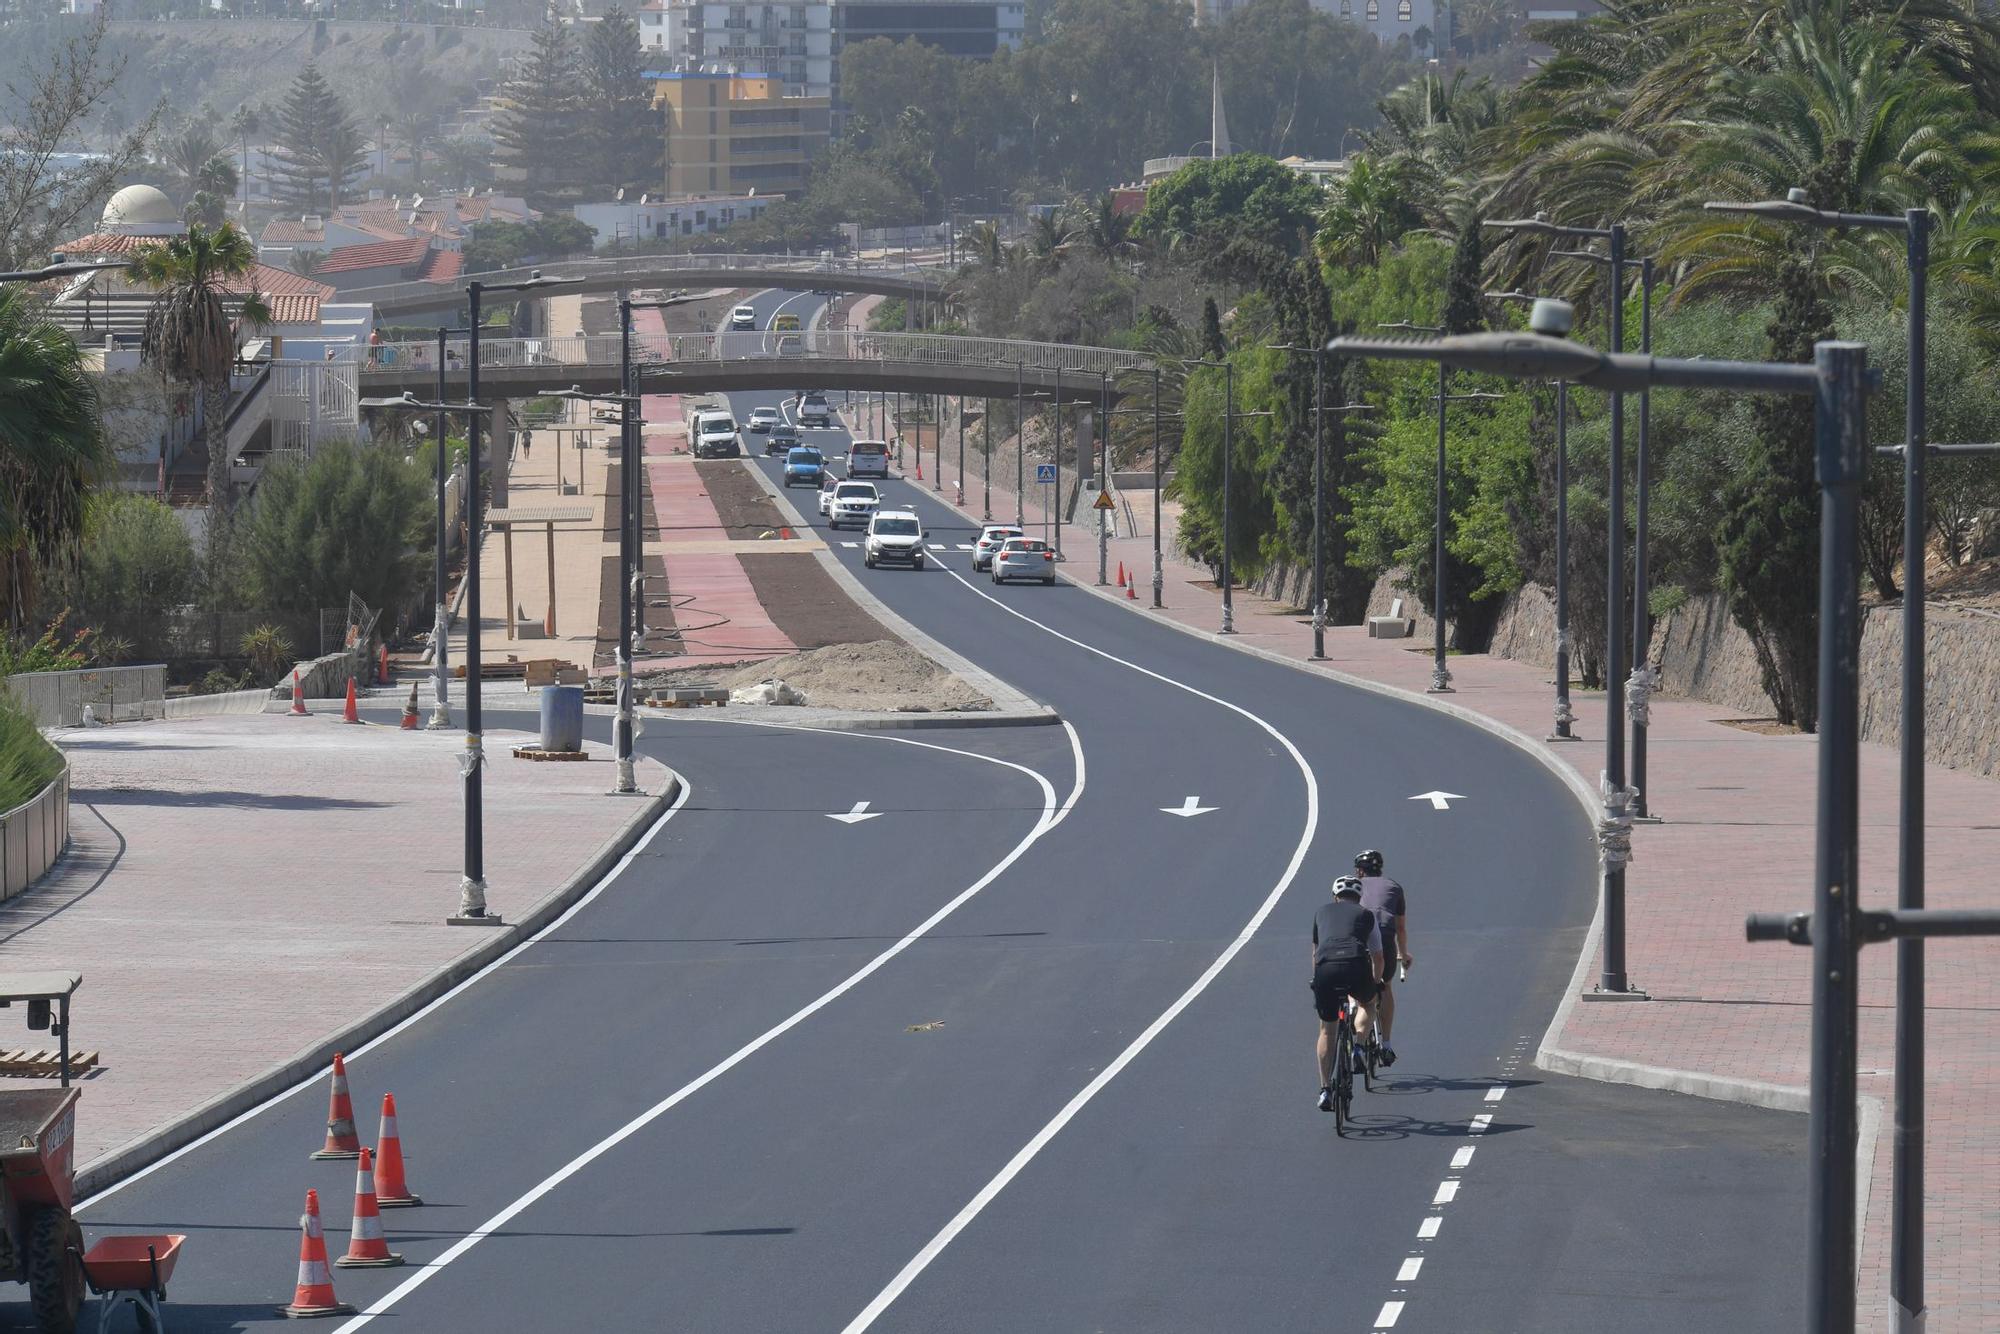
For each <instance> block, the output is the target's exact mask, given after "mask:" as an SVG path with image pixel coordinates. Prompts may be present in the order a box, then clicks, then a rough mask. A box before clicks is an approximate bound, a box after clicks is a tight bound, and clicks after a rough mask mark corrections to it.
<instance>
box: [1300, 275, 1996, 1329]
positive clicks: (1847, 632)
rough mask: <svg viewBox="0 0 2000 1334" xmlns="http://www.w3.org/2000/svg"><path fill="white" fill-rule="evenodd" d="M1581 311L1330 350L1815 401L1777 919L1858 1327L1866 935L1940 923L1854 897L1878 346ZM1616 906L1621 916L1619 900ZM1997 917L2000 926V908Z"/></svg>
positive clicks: (1608, 817)
mask: <svg viewBox="0 0 2000 1334" xmlns="http://www.w3.org/2000/svg"><path fill="white" fill-rule="evenodd" d="M1570 319H1571V313H1570V311H1569V309H1568V307H1567V306H1566V305H1564V304H1563V303H1560V302H1543V303H1541V304H1539V305H1538V306H1537V307H1536V310H1535V316H1534V319H1533V327H1534V328H1535V330H1536V331H1537V332H1534V333H1527V334H1501V333H1489V334H1467V335H1462V336H1459V337H1454V338H1443V339H1438V340H1436V341H1433V342H1395V341H1377V340H1370V339H1357V338H1338V339H1335V340H1334V341H1333V342H1332V343H1331V344H1330V345H1329V350H1331V351H1332V352H1334V353H1336V354H1339V355H1346V356H1364V357H1386V358H1394V359H1401V360H1424V361H1437V362H1440V363H1443V364H1448V365H1453V366H1457V367H1460V368H1463V369H1466V370H1475V371H1483V372H1486V373H1489V374H1496V375H1504V376H1508V377H1511V378H1515V379H1536V380H1568V381H1571V382H1573V383H1576V384H1581V385H1584V386H1586V387H1589V388H1594V389H1602V390H1605V391H1608V392H1611V393H1614V394H1615V393H1618V392H1621V391H1625V390H1638V389H1645V388H1649V387H1651V386H1655V385H1658V386H1664V387H1684V388H1719V389H1733V390H1736V391H1737V392H1747V393H1778V394H1810V395H1812V396H1813V397H1814V399H1815V404H1816V408H1817V411H1816V413H1815V440H1816V444H1817V457H1818V474H1819V484H1820V493H1821V502H1820V505H1821V508H1820V514H1821V518H1820V614H1819V634H1820V643H1819V673H1820V689H1819V698H1820V701H1821V715H1820V723H1821V734H1820V743H1819V813H1818V836H1817V855H1816V862H1815V867H1814V880H1815V912H1814V913H1813V915H1812V918H1811V920H1810V925H1809V926H1803V925H1801V924H1800V923H1799V922H1798V921H1797V920H1794V921H1793V922H1792V923H1787V922H1786V921H1784V920H1783V919H1780V920H1779V921H1778V922H1777V923H1776V930H1777V932H1778V934H1780V935H1783V934H1785V933H1786V931H1787V929H1788V928H1789V929H1790V930H1792V931H1793V932H1794V933H1795V934H1794V938H1797V936H1798V935H1803V934H1809V935H1810V937H1811V941H1812V948H1813V1073H1812V1106H1811V1116H1810V1123H1809V1129H1808V1136H1809V1139H1810V1141H1811V1143H1810V1146H1809V1148H1810V1155H1809V1156H1810V1160H1811V1162H1812V1163H1813V1169H1814V1170H1813V1174H1812V1179H1811V1182H1810V1185H1809V1189H1808V1197H1807V1198H1808V1208H1809V1212H1810V1238H1811V1241H1810V1245H1811V1250H1810V1254H1809V1255H1808V1289H1807V1328H1809V1329H1811V1330H1813V1331H1815V1332H1816V1334H1846V1331H1849V1330H1852V1329H1853V1327H1854V1265H1855V1254H1854V1240H1855V1238H1854V1231H1855V1196H1854V1183H1855V1155H1854V1151H1855V1144H1856V1107H1855V1091H1856V1089H1855V1079H1856V1071H1855V1048H1856V1038H1857V1027H1858V1009H1857V996H1858V992H1857V989H1856V983H1855V975H1854V973H1855V964H1856V962H1857V956H1858V952H1859V945H1860V941H1861V938H1862V936H1863V933H1864V932H1865V931H1871V930H1874V929H1876V928H1875V925H1874V924H1875V923H1878V922H1882V923H1886V924H1887V926H1885V927H1884V928H1882V929H1883V930H1885V931H1887V930H1888V929H1890V928H1893V929H1894V930H1895V931H1896V932H1897V933H1901V932H1921V931H1925V930H1928V929H1931V928H1930V926H1929V924H1928V923H1925V922H1922V921H1915V920H1911V915H1910V914H1901V913H1889V914H1865V915H1864V914H1861V913H1859V912H1858V911H1857V910H1856V907H1855V902H1854V899H1855V891H1856V886H1857V876H1856V872H1857V870H1858V862H1859V844H1858V833H1859V816H1860V784H1859V773H1860V675H1859V669H1860V647H1861V608H1860V583H1859V561H1858V560H1857V559H1856V552H1857V543H1858V534H1859V518H1860V487H1861V479H1862V473H1863V466H1864V463H1865V456H1866V446H1865V443H1864V442H1865V440H1866V435H1865V431H1866V424H1867V413H1866V408H1867V401H1866V394H1867V383H1868V375H1867V350H1866V349H1865V348H1863V347H1861V346H1859V345H1858V344H1853V343H1838V342H1825V343H1821V344H1819V345H1818V347H1817V348H1816V349H1815V350H1814V351H1815V356H1814V361H1813V363H1812V364H1811V365H1794V364H1770V363H1761V362H1734V361H1701V360H1688V359H1680V358H1655V357H1650V356H1627V355H1625V354H1623V353H1618V352H1608V353H1607V352H1598V351H1595V350H1593V349H1590V348H1587V347H1583V346H1580V345H1577V344H1574V343H1570V342H1567V341H1565V340H1563V339H1561V338H1556V337H1549V336H1547V334H1548V333H1566V332H1568V328H1569V323H1570ZM1544 331H1546V332H1544ZM1613 624H1614V625H1615V624H1616V622H1615V621H1614V622H1613ZM1613 642H1616V636H1615V634H1614V637H1613ZM1613 716H1614V718H1615V716H1616V715H1615V714H1614V715H1613ZM1608 806H1609V803H1607V810H1606V812H1605V818H1604V819H1603V820H1601V821H1600V822H1599V825H1598V840H1599V845H1600V848H1601V849H1602V852H1603V856H1604V859H1605V864H1606V866H1607V867H1609V866H1610V865H1611V864H1612V863H1613V862H1614V861H1618V862H1621V863H1622V860H1623V858H1624V855H1625V852H1626V850H1627V847H1628V845H1629V840H1630V836H1631V835H1630V830H1631V825H1630V814H1629V808H1627V809H1621V810H1618V811H1616V812H1614V811H1612V810H1610V809H1608ZM1616 911H1617V913H1619V914H1622V912H1623V904H1622V902H1620V903H1619V904H1617V905H1616ZM1918 916H1919V917H1921V916H1923V915H1921V914H1919V915H1918ZM1953 916H1955V917H1960V918H1962V917H1966V916H1968V914H1954V915H1953ZM1986 916H1987V917H1989V918H1991V919H1993V920H1994V921H1995V923H1996V924H2000V913H1988V914H1986ZM1614 927H1616V928H1617V929H1619V930H1620V931H1621V933H1622V922H1614V921H1613V905H1612V903H1611V902H1610V900H1609V897H1608V895H1607V901H1606V904H1605V930H1606V934H1607V941H1608V940H1609V938H1610V933H1611V932H1612V931H1613V929H1614ZM1759 929H1761V926H1760V924H1758V923H1756V922H1753V923H1752V931H1753V938H1754V936H1755V933H1756V931H1757V930H1759Z"/></svg>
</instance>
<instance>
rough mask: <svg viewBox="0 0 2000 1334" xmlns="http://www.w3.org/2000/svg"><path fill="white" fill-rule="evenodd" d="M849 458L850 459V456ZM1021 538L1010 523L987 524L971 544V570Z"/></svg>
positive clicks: (985, 565) (987, 563)
mask: <svg viewBox="0 0 2000 1334" xmlns="http://www.w3.org/2000/svg"><path fill="white" fill-rule="evenodd" d="M849 457H852V456H851V455H850V456H849ZM1019 536H1021V530H1020V529H1019V528H1016V527H1015V526H1014V525H1013V524H1011V523H989V524H987V525H986V526H985V527H984V528H981V529H980V530H979V540H978V541H977V542H975V543H973V544H972V568H973V569H975V570H985V569H988V568H990V567H991V566H992V564H993V553H994V552H996V551H998V550H999V549H1000V546H1001V544H1002V543H1004V542H1005V541H1006V540H1007V539H1008V538H1010V537H1019Z"/></svg>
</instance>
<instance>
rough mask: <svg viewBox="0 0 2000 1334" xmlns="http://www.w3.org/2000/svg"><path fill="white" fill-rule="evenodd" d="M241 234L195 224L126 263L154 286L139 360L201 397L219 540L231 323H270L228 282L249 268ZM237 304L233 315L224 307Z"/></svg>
mask: <svg viewBox="0 0 2000 1334" xmlns="http://www.w3.org/2000/svg"><path fill="white" fill-rule="evenodd" d="M256 263H257V251H256V247H254V246H253V245H252V244H251V242H250V238H249V237H248V236H245V235H244V234H243V232H241V231H240V230H238V229H237V228H236V227H235V226H233V225H231V224H228V223H224V224H223V225H222V226H221V227H219V228H217V229H215V230H214V231H210V230H209V229H207V228H205V227H203V226H201V225H200V224H199V223H197V224H195V225H194V226H191V227H189V228H188V230H187V235H185V236H172V237H168V238H166V239H165V240H164V241H163V242H162V243H161V244H160V245H156V246H148V247H147V248H146V249H144V250H142V251H140V252H139V254H138V255H137V257H136V258H134V259H133V261H132V277H133V280H134V281H135V282H139V283H143V284H145V285H147V286H150V287H153V288H157V289H158V291H159V295H158V296H156V297H154V298H153V306H152V309H151V310H150V311H149V312H148V313H147V315H146V332H145V336H144V338H143V339H142V341H141V343H140V353H141V355H142V356H143V357H144V358H145V359H146V360H147V361H149V362H151V363H152V364H153V365H155V366H157V367H158V368H159V369H160V371H161V373H162V374H164V375H167V376H170V377H172V378H173V379H176V380H180V381H182V382H183V383H185V384H188V385H191V386H193V387H194V388H195V390H196V392H198V393H200V394H201V395H202V443H203V444H204V445H205V446H206V448H207V449H208V502H209V507H210V515H211V532H212V533H216V534H217V535H218V536H219V533H220V529H221V528H222V525H223V521H226V520H227V518H228V515H229V504H230V495H229V459H228V454H227V451H226V450H225V449H224V448H223V434H224V432H223V427H224V418H225V416H226V415H227V410H228V406H229V372H230V368H231V367H232V366H233V365H234V364H235V362H236V338H237V329H238V327H239V324H249V325H252V326H260V325H264V324H267V323H269V322H270V319H271V309H270V307H269V305H267V304H266V303H265V301H264V298H263V296H262V295H261V294H259V293H258V292H257V291H256V290H255V289H254V288H252V289H251V290H250V291H249V292H247V293H244V294H243V295H241V296H240V297H239V296H238V295H237V292H236V290H235V289H234V288H232V286H231V280H240V279H242V278H245V277H247V276H248V275H249V274H250V272H251V270H252V269H253V268H255V267H256ZM232 302H233V303H235V304H236V306H237V310H236V315H235V317H234V318H232V317H231V315H230V310H229V307H230V305H231V303H232Z"/></svg>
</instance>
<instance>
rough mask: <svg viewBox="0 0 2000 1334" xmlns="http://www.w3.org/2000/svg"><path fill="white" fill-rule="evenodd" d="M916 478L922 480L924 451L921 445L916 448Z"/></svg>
mask: <svg viewBox="0 0 2000 1334" xmlns="http://www.w3.org/2000/svg"><path fill="white" fill-rule="evenodd" d="M917 480H918V481H920V482H921V481H923V480H924V451H923V447H922V446H918V448H917Z"/></svg>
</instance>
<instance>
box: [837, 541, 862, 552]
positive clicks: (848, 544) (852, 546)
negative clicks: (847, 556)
mask: <svg viewBox="0 0 2000 1334" xmlns="http://www.w3.org/2000/svg"><path fill="white" fill-rule="evenodd" d="M840 545H842V546H844V547H846V548H847V549H848V550H849V551H853V550H854V549H855V548H857V547H859V546H860V545H861V544H860V543H859V542H842V543H841V544H840Z"/></svg>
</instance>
